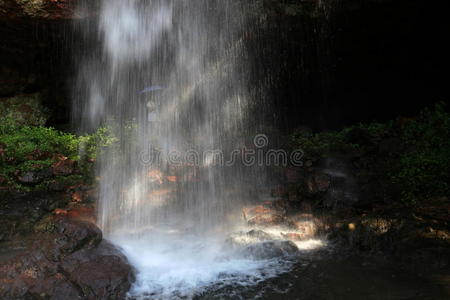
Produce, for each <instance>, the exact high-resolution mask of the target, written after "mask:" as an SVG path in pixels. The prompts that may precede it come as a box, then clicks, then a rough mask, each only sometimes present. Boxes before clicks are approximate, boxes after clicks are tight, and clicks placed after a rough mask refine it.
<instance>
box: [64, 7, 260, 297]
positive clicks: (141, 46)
mask: <svg viewBox="0 0 450 300" xmlns="http://www.w3.org/2000/svg"><path fill="white" fill-rule="evenodd" d="M251 6H252V5H251V4H250V3H248V2H244V1H231V0H178V1H177V0H173V1H169V0H152V1H145V0H103V1H102V2H101V6H100V9H99V14H98V15H96V16H95V17H92V18H90V19H87V20H83V21H81V22H80V23H79V24H77V26H78V29H79V30H80V32H81V33H82V35H83V39H84V40H83V41H84V42H83V45H87V46H86V48H84V49H81V51H80V55H79V57H77V58H76V63H77V65H78V66H79V68H78V80H77V85H76V88H75V93H74V106H73V111H74V118H75V120H76V122H78V123H79V124H81V125H80V127H81V129H82V130H95V129H96V128H98V127H99V126H107V127H108V129H109V130H110V131H112V132H113V134H114V136H116V137H117V139H118V145H116V146H115V147H112V149H108V150H105V151H104V152H103V153H102V155H101V157H99V159H98V162H97V164H98V170H99V171H98V172H99V173H98V175H99V178H100V183H99V185H100V200H99V203H98V210H99V216H98V217H99V218H98V223H99V226H100V227H101V229H102V230H103V232H104V235H105V237H106V238H108V239H110V240H111V241H113V242H114V243H116V245H118V246H119V247H121V248H122V249H123V251H124V252H125V253H126V254H127V255H128V257H129V259H130V261H131V262H132V263H133V264H134V265H135V266H136V268H137V270H138V278H137V282H136V283H135V286H134V288H133V290H132V291H131V292H130V294H131V295H132V296H133V297H140V296H142V295H145V294H151V295H153V296H152V297H153V298H159V297H160V298H167V297H170V298H172V297H175V296H177V295H178V296H180V297H185V296H189V295H191V296H192V293H193V292H194V291H195V290H196V289H198V288H201V287H204V286H207V285H208V284H213V283H214V282H217V281H221V282H223V281H224V280H227V278H228V279H229V280H232V279H233V280H237V279H236V278H237V277H236V276H237V275H236V274H241V275H242V276H244V275H245V276H247V278H249V277H250V275H251V276H256V277H258V276H262V275H261V274H263V273H262V272H259V271H258V270H259V269H260V268H261V264H262V262H257V261H251V260H243V259H240V258H239V259H237V260H233V259H230V258H229V257H228V258H225V256H224V253H223V251H222V248H223V245H222V244H221V242H223V240H224V239H225V238H226V234H227V233H230V232H231V231H232V230H233V229H234V228H236V227H237V226H238V225H240V222H242V220H241V209H242V203H244V202H245V201H246V200H247V199H249V198H251V196H250V195H251V187H252V186H254V184H252V180H253V181H254V182H256V181H257V180H259V181H261V179H262V178H263V177H264V176H263V174H261V173H259V174H258V176H254V175H252V176H249V174H251V172H250V173H249V171H248V170H252V168H247V171H246V170H245V168H243V167H242V166H238V164H237V163H236V161H235V160H233V159H234V156H233V150H235V149H240V148H242V147H243V146H244V143H245V142H244V139H245V138H246V136H247V135H248V132H249V125H248V124H250V123H253V124H256V123H257V122H256V121H255V119H254V117H255V116H250V114H249V107H250V106H251V101H249V100H248V99H249V98H250V95H251V94H252V93H253V94H254V93H255V92H254V91H253V92H252V90H251V89H249V84H248V80H249V70H250V66H249V60H248V58H247V57H246V51H245V43H244V39H245V36H246V35H249V34H250V30H249V28H248V24H249V19H248V16H249V15H250V12H251V10H252V9H255V8H254V7H253V8H250V7H251ZM80 9H82V7H80ZM252 118H253V119H252ZM256 179H257V180H256ZM258 274H259V275H258ZM265 274H268V272H265ZM219 279H220V280H219ZM255 282H257V280H255Z"/></svg>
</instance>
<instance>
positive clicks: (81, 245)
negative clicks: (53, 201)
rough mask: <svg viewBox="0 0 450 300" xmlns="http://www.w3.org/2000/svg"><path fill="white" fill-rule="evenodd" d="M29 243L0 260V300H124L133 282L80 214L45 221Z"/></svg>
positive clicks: (123, 260) (121, 260)
mask: <svg viewBox="0 0 450 300" xmlns="http://www.w3.org/2000/svg"><path fill="white" fill-rule="evenodd" d="M27 241H28V243H27V244H28V245H27V247H26V248H25V249H23V250H22V251H19V253H18V254H17V255H16V256H15V257H13V258H9V259H6V260H5V261H3V262H1V260H0V298H1V299H70V300H72V299H123V298H125V295H126V293H127V291H128V290H129V288H130V286H131V282H132V281H133V280H134V273H133V269H132V267H131V266H130V265H129V264H128V261H127V259H126V258H125V256H123V255H122V254H121V253H120V251H119V250H117V249H116V248H115V247H114V246H113V245H112V244H110V243H109V242H107V241H105V240H103V239H102V233H101V231H100V229H99V228H98V227H97V226H96V225H95V224H94V223H91V222H89V221H86V218H80V216H79V214H66V213H59V214H54V215H49V216H47V217H45V218H43V219H42V220H41V221H40V222H39V223H38V224H37V225H36V226H35V232H34V233H33V234H31V235H30V237H28V238H27Z"/></svg>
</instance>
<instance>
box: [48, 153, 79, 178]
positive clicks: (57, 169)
mask: <svg viewBox="0 0 450 300" xmlns="http://www.w3.org/2000/svg"><path fill="white" fill-rule="evenodd" d="M74 168H75V161H74V160H72V159H69V158H67V157H64V156H62V157H60V158H59V161H57V162H55V163H53V165H52V169H53V175H55V176H67V175H70V174H72V173H73V171H74Z"/></svg>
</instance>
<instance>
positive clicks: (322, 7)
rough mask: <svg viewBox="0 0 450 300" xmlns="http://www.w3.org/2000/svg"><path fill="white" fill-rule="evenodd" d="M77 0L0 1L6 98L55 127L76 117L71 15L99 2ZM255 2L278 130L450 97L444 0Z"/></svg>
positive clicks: (1, 77) (255, 60) (256, 34)
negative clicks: (35, 104) (29, 105)
mask: <svg viewBox="0 0 450 300" xmlns="http://www.w3.org/2000/svg"><path fill="white" fill-rule="evenodd" d="M79 1H83V0H58V1H54V0H35V1H21V0H0V37H1V39H0V98H4V97H12V96H15V95H20V94H27V93H39V94H40V95H41V99H42V101H43V103H44V105H46V106H47V107H48V109H49V110H50V112H51V113H50V120H49V124H50V125H57V126H59V125H62V124H66V123H68V121H69V118H70V97H71V95H70V93H71V86H72V85H73V81H72V79H73V76H74V74H75V72H74V68H73V63H76V62H74V61H72V57H73V55H72V52H73V51H74V49H75V48H77V47H78V49H79V47H80V45H77V37H76V33H74V31H73V26H71V22H72V21H73V19H76V18H86V17H89V15H90V14H95V7H96V6H95V5H97V4H98V3H99V2H98V1H85V3H87V4H86V5H87V9H85V10H83V11H84V13H83V14H81V15H80V13H79V11H77V12H75V11H74V7H75V6H76V4H77V3H78V2H79ZM253 1H254V2H259V3H260V7H261V8H262V9H261V11H259V12H258V13H260V14H261V17H260V21H259V22H258V24H256V25H255V26H253V27H252V28H251V29H249V32H248V33H247V35H248V36H247V40H248V51H249V57H250V58H251V59H252V61H251V65H252V73H253V80H254V82H253V84H255V85H264V93H265V94H266V96H265V97H266V98H267V99H269V100H268V101H270V102H272V103H271V104H272V105H271V109H267V110H266V114H267V116H266V117H267V118H268V119H270V122H275V123H276V124H277V126H278V127H279V128H281V129H283V130H285V131H288V132H289V131H291V130H292V129H294V128H296V127H299V126H307V127H310V128H312V129H314V130H325V129H338V128H340V127H342V126H346V125H349V124H355V123H357V122H368V121H373V120H378V121H383V120H386V119H391V118H395V117H396V116H398V115H414V114H416V113H417V112H418V111H419V110H420V109H421V108H422V107H424V106H427V105H430V104H431V103H432V102H436V101H446V100H447V99H449V96H450V95H449V94H450V92H449V89H448V87H447V84H446V72H447V70H448V66H449V64H448V54H447V53H449V50H450V49H449V46H448V44H450V41H449V39H450V35H449V34H448V33H447V31H448V29H447V28H450V26H449V25H450V24H449V23H450V20H449V18H447V16H446V13H447V11H448V9H447V8H448V6H449V4H447V2H448V1H445V0H436V1H433V3H432V4H431V3H430V2H429V1H426V0H321V1H319V0H302V1H300V0H253ZM85 12H87V13H85ZM255 27H257V28H255ZM257 100H258V99H257Z"/></svg>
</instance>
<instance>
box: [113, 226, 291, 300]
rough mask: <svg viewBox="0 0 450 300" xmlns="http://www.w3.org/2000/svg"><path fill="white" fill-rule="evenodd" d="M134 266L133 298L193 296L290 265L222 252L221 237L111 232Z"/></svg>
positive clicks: (250, 281)
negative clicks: (115, 233)
mask: <svg viewBox="0 0 450 300" xmlns="http://www.w3.org/2000/svg"><path fill="white" fill-rule="evenodd" d="M111 240H112V241H113V242H114V243H116V244H117V245H119V246H121V247H122V250H123V252H124V253H125V255H126V256H127V257H128V259H129V261H130V263H131V264H132V265H133V266H134V267H135V268H136V270H137V278H136V282H135V283H134V285H133V286H132V289H131V291H130V292H129V296H130V297H131V298H133V299H150V298H151V299H177V298H183V297H184V298H186V297H187V298H192V297H193V296H194V295H195V294H197V293H200V292H202V291H204V290H205V289H207V288H208V287H211V286H217V285H218V286H221V285H227V284H237V285H239V286H248V285H254V284H256V283H258V282H260V281H261V280H264V279H267V278H270V277H274V276H277V275H279V274H280V273H283V272H286V271H288V270H289V268H290V265H289V263H288V262H285V263H283V262H282V261H280V260H276V259H272V260H265V261H255V260H250V259H244V258H241V257H236V256H233V255H232V254H230V253H227V252H224V249H223V247H222V246H223V245H222V243H221V242H220V239H217V238H213V237H199V236H184V237H175V236H166V237H164V236H162V235H161V234H158V235H155V234H152V235H149V236H147V237H145V238H140V239H137V238H127V237H117V236H116V237H111Z"/></svg>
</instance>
